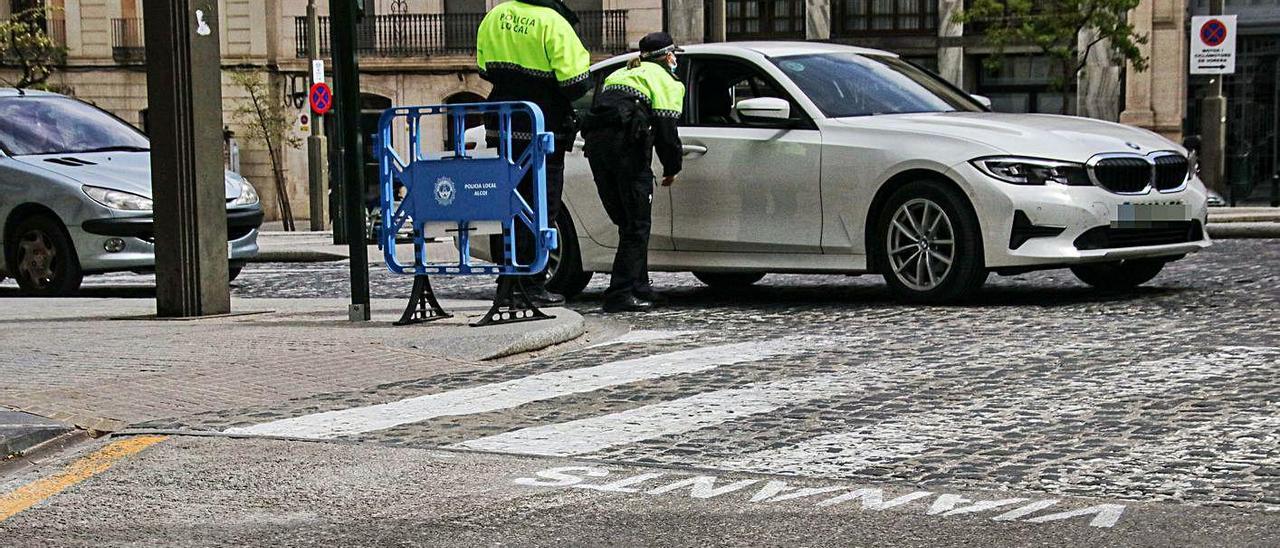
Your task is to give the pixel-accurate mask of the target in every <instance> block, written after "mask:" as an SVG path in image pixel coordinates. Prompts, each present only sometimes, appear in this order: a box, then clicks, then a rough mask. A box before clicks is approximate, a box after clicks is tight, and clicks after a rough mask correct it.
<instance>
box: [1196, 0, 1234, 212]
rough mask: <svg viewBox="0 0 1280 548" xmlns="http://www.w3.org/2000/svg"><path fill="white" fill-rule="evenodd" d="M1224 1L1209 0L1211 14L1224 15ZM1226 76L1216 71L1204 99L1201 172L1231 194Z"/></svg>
mask: <svg viewBox="0 0 1280 548" xmlns="http://www.w3.org/2000/svg"><path fill="white" fill-rule="evenodd" d="M1222 4H1223V1H1222V0H1210V1H1209V15H1222ZM1223 78H1225V75H1222V74H1215V75H1213V77H1212V79H1211V80H1209V90H1208V92H1207V93H1206V94H1205V97H1204V100H1203V101H1202V102H1201V105H1202V106H1201V109H1200V110H1201V112H1202V113H1201V116H1200V136H1201V144H1200V174H1201V175H1202V176H1203V178H1204V183H1205V184H1206V185H1208V187H1209V188H1212V189H1214V190H1217V191H1218V192H1221V193H1223V194H1224V195H1225V194H1227V193H1228V192H1227V190H1228V189H1227V158H1226V156H1227V154H1226V150H1227V144H1226V137H1227V98H1226V97H1225V96H1224V95H1223V94H1222V80H1223Z"/></svg>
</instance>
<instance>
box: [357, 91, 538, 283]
mask: <svg viewBox="0 0 1280 548" xmlns="http://www.w3.org/2000/svg"><path fill="white" fill-rule="evenodd" d="M490 113H496V114H497V115H498V116H497V117H498V132H499V138H498V151H497V153H498V155H497V157H476V156H474V155H471V154H468V151H467V149H466V139H465V132H466V124H465V120H466V116H467V115H468V114H490ZM426 116H449V117H451V118H452V121H453V124H452V125H453V135H452V137H453V139H452V142H453V145H454V149H453V151H452V152H451V153H449V152H446V153H444V154H443V155H439V156H435V155H431V154H428V153H427V152H425V151H424V150H423V149H422V141H423V140H422V119H423V118H424V117H426ZM516 116H528V117H529V118H530V119H531V121H532V124H531V126H532V127H533V129H534V131H533V135H534V139H533V141H532V144H531V145H530V146H528V147H526V148H525V150H523V151H519V153H520V156H519V157H518V158H517V157H515V153H516V151H514V150H513V148H512V131H511V127H512V124H511V122H512V119H513V118H514V117H516ZM397 121H401V122H403V123H404V124H405V125H406V127H407V129H408V148H409V154H410V158H408V161H405V159H403V158H401V157H400V154H399V153H398V152H396V150H395V147H394V133H393V132H394V127H395V124H396V122H397ZM554 147H555V138H554V135H553V134H552V133H549V132H546V131H544V130H543V121H542V111H541V109H539V108H538V106H537V105H535V104H533V103H527V102H504V103H470V104H457V105H431V106H422V107H400V108H392V109H389V110H387V111H386V112H384V113H383V114H382V119H381V120H380V121H379V123H378V141H377V143H376V144H375V153H376V154H377V157H378V163H379V169H380V173H381V176H380V179H381V181H380V182H381V186H382V230H381V231H380V234H379V241H380V243H381V244H382V248H383V251H384V257H385V260H386V263H387V267H388V268H389V269H390V270H391V271H392V272H394V273H397V274H415V275H428V274H430V275H442V276H467V275H480V274H484V275H493V274H503V275H511V276H527V275H532V274H536V273H539V272H541V271H542V270H543V269H545V268H546V266H547V257H548V254H549V252H550V251H551V250H552V249H555V248H556V247H557V245H558V243H559V242H558V236H557V233H556V230H555V229H554V228H551V227H550V226H549V222H548V219H547V175H546V158H547V155H548V154H550V153H551V152H553V151H554ZM530 171H532V172H533V185H534V197H535V198H534V201H533V203H528V202H527V201H526V200H525V199H524V197H522V196H521V195H520V193H519V192H517V190H516V187H517V185H518V184H519V183H520V180H521V179H523V178H524V177H525V175H526V174H527V173H529V172H530ZM396 183H400V184H401V185H403V186H404V188H405V190H406V195H405V197H404V200H403V201H402V202H400V205H399V206H398V207H397V206H395V196H394V194H393V193H394V191H395V190H394V189H395V185H396ZM406 222H409V223H412V226H413V234H414V236H413V237H414V243H415V244H416V246H415V257H414V259H415V260H414V264H412V265H404V264H401V263H400V261H399V259H398V258H397V257H396V253H395V249H396V247H395V244H396V237H397V234H398V233H399V232H400V229H401V227H403V226H404V224H405V223H406ZM481 223H500V224H501V226H502V228H503V230H502V232H503V245H504V247H505V248H506V253H500V251H501V250H493V258H494V260H503V258H504V256H505V262H504V263H502V264H496V265H473V264H472V263H471V236H472V232H473V230H474V229H475V227H476V226H477V225H478V224H481ZM442 227H444V228H443V230H444V232H445V233H447V234H448V235H452V236H456V237H457V238H458V248H459V255H460V259H459V260H458V261H457V262H456V263H440V262H432V261H431V260H430V258H429V257H427V252H426V245H425V241H426V238H427V232H428V228H434V229H436V230H433V231H432V232H435V233H437V234H439V235H443V234H440V232H441V229H442ZM520 227H523V228H527V229H529V230H532V231H533V233H534V234H536V235H538V237H536V238H535V240H536V242H537V246H536V249H535V252H534V258H533V261H532V262H531V263H529V264H519V262H518V261H517V258H516V253H515V246H516V230H517V228H520Z"/></svg>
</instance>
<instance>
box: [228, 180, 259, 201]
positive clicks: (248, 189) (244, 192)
mask: <svg viewBox="0 0 1280 548" xmlns="http://www.w3.org/2000/svg"><path fill="white" fill-rule="evenodd" d="M259 201H261V198H258V191H257V190H254V188H253V185H251V184H249V181H245V180H241V181H240V195H239V196H237V197H236V199H235V200H232V202H231V205H233V206H248V205H253V204H256V203H258V202H259Z"/></svg>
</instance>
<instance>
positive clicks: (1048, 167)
mask: <svg viewBox="0 0 1280 548" xmlns="http://www.w3.org/2000/svg"><path fill="white" fill-rule="evenodd" d="M973 165H974V166H975V167H977V168H978V169H979V170H981V171H982V172H983V173H986V174H987V175H990V176H992V177H995V178H996V179H999V180H1001V181H1004V182H1006V183H1012V184H1015V185H1044V184H1045V183H1050V182H1052V183H1058V184H1060V185H1069V186H1091V185H1093V182H1092V181H1090V180H1089V173H1088V172H1087V171H1085V167H1084V165H1082V164H1076V163H1072V162H1057V161H1053V160H1039V159H1035V158H979V159H977V160H974V161H973Z"/></svg>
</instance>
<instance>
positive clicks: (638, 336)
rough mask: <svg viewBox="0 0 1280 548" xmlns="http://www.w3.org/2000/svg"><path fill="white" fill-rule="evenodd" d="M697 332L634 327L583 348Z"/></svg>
mask: <svg viewBox="0 0 1280 548" xmlns="http://www.w3.org/2000/svg"><path fill="white" fill-rule="evenodd" d="M698 333H701V331H682V330H677V329H673V330H662V329H636V330H633V331H629V332H627V334H625V335H622V336H621V337H618V338H616V339H613V340H608V341H604V342H602V343H599V344H593V345H591V346H588V347H586V348H583V350H586V349H589V348H600V347H602V346H614V345H619V344H637V343H647V342H653V341H662V340H667V339H674V338H676V337H683V336H685V335H696V334H698Z"/></svg>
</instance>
